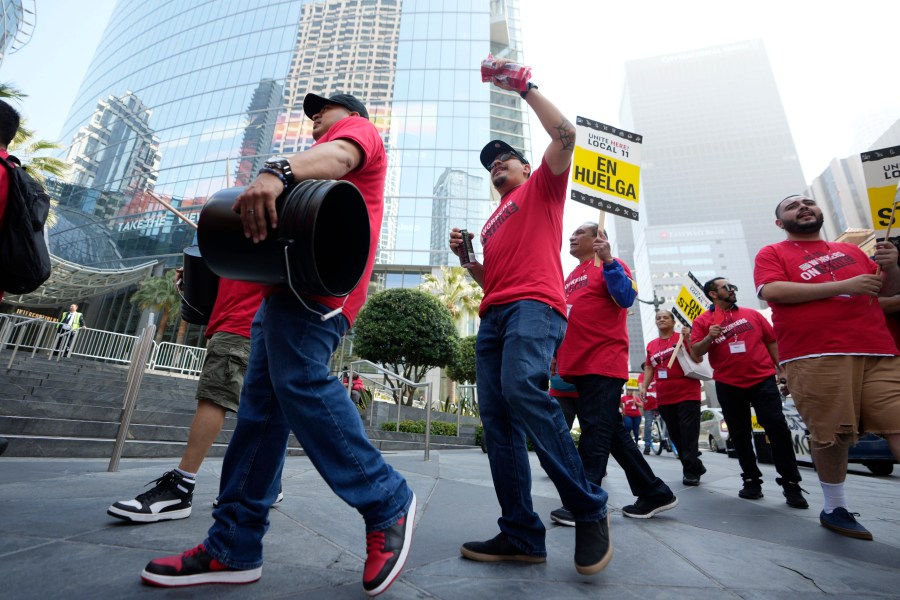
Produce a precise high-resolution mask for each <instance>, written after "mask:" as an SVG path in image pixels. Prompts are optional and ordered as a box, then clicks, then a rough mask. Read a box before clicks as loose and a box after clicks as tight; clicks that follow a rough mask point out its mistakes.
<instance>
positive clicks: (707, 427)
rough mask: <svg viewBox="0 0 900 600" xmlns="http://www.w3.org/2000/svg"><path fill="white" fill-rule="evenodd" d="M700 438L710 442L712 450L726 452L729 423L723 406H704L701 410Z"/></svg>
mask: <svg viewBox="0 0 900 600" xmlns="http://www.w3.org/2000/svg"><path fill="white" fill-rule="evenodd" d="M700 439H701V440H703V441H705V442H707V443H708V444H709V449H710V451H711V452H725V445H726V443H727V442H728V424H727V423H726V422H725V417H723V416H722V409H721V408H704V409H702V410H701V411H700Z"/></svg>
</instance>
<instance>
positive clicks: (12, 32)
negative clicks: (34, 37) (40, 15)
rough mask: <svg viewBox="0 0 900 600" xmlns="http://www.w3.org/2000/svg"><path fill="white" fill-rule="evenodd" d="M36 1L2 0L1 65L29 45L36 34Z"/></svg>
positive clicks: (0, 3) (0, 21)
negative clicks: (7, 58)
mask: <svg viewBox="0 0 900 600" xmlns="http://www.w3.org/2000/svg"><path fill="white" fill-rule="evenodd" d="M34 21H35V16H34V0H0V64H3V57H4V56H6V54H8V53H10V52H15V51H16V50H18V49H19V48H21V47H22V46H24V45H25V44H27V43H28V40H30V39H31V34H32V33H33V32H34Z"/></svg>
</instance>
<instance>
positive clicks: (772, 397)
mask: <svg viewBox="0 0 900 600" xmlns="http://www.w3.org/2000/svg"><path fill="white" fill-rule="evenodd" d="M703 293H704V294H706V297H707V298H709V299H710V300H712V303H713V306H712V309H711V310H709V311H707V312H705V313H703V314H701V315H700V316H699V317H697V318H696V319H694V323H693V329H692V330H691V356H692V357H693V359H694V360H696V361H697V362H700V361H701V360H702V359H703V355H704V354H706V353H709V363H710V365H712V368H713V369H714V370H715V379H716V397H717V398H718V400H719V405H720V406H721V407H722V415H723V416H724V417H725V421H726V422H727V423H728V436H729V439H731V441H732V442H733V443H734V449H735V450H736V451H737V455H738V461H739V462H740V465H741V470H742V471H743V472H742V473H741V479H743V481H744V484H743V487H742V489H741V490H740V491H739V492H738V496H740V497H741V498H745V499H747V500H759V499H760V498H762V497H763V491H762V483H763V481H762V472H761V471H760V470H759V466H758V465H757V464H756V455H755V454H754V453H753V426H752V422H751V420H750V407H751V406H752V407H753V409H754V411H755V412H756V418H757V420H758V421H759V423H760V425H762V427H763V429H765V431H766V437H768V438H769V441H770V442H771V444H772V459H773V461H774V462H775V469H776V470H777V471H778V474H779V475H781V477H779V478H777V479H776V483H778V485H780V486H781V487H782V493H783V494H784V497H785V498H786V500H787V503H788V506H792V507H793V508H809V504H808V503H807V502H806V499H805V498H804V497H803V493H802V492H803V490H802V489H801V488H800V484H799V482H800V471H799V469H797V457H796V456H795V455H794V447H793V443H792V441H791V431H790V429H788V424H787V420H786V419H785V418H784V411H782V409H781V394H780V393H779V392H778V384H777V383H776V381H775V374H776V372H777V374H778V376H779V379H780V378H781V377H783V372H782V369H781V366H780V365H779V364H778V349H777V348H776V345H775V331H773V329H772V326H771V325H769V322H768V321H766V319H765V317H763V316H762V314H761V313H760V312H759V311H758V310H753V309H752V308H744V307H743V306H738V305H737V286H736V285H732V284H731V283H729V281H728V280H727V279H725V278H724V277H715V278H713V279H710V280H709V281H707V282H706V283H705V284H703Z"/></svg>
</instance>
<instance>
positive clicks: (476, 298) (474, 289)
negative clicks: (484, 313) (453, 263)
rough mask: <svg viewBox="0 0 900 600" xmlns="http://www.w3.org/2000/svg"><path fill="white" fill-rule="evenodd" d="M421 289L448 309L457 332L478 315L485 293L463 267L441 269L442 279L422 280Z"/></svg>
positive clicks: (432, 276)
mask: <svg viewBox="0 0 900 600" xmlns="http://www.w3.org/2000/svg"><path fill="white" fill-rule="evenodd" d="M419 289H421V290H424V291H426V292H428V293H430V294H433V295H434V296H435V297H436V298H437V299H438V300H440V301H441V304H443V305H444V306H446V307H447V309H448V310H449V311H450V315H451V316H452V317H453V322H454V323H455V324H456V327H457V330H460V329H461V328H462V326H463V324H464V323H465V322H466V319H467V318H474V317H475V315H477V314H478V307H479V306H480V305H481V299H482V298H483V297H484V292H483V291H482V289H481V287H480V286H479V285H478V284H477V283H475V280H474V279H472V277H471V276H470V275H469V272H468V271H467V270H466V269H464V268H463V267H441V275H440V277H438V276H436V275H432V274H430V273H429V274H428V275H425V276H424V277H423V278H422V284H421V285H420V286H419Z"/></svg>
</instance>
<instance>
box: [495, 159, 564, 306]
mask: <svg viewBox="0 0 900 600" xmlns="http://www.w3.org/2000/svg"><path fill="white" fill-rule="evenodd" d="M568 180H569V169H566V170H565V171H564V172H562V173H560V174H559V175H554V174H553V173H552V172H551V171H550V169H549V167H547V166H546V163H541V166H540V167H538V168H537V169H536V170H535V171H534V172H533V173H532V174H531V177H529V178H528V179H527V180H526V181H525V183H523V184H522V185H520V186H519V187H517V188H515V189H514V190H512V191H511V192H509V193H507V194H506V195H505V196H503V198H502V199H501V200H500V206H498V207H497V210H495V211H494V214H492V215H491V218H490V219H488V220H487V223H485V225H484V227H482V229H481V244H482V246H483V247H484V263H483V264H484V286H483V287H484V299H483V300H482V301H481V308H480V309H479V314H481V315H482V316H484V313H485V312H486V311H487V309H488V307H490V306H491V305H494V304H508V303H510V302H516V301H518V300H537V301H538V302H543V303H544V304H549V305H550V306H552V307H553V308H554V309H556V310H557V311H559V313H560V314H561V315H563V316H565V314H566V302H565V300H564V299H563V275H562V263H561V262H560V259H559V249H560V247H561V246H562V218H563V207H564V205H565V200H566V184H567V183H568Z"/></svg>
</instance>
